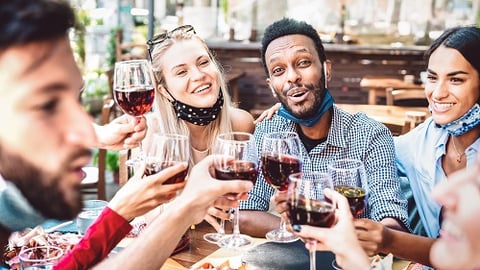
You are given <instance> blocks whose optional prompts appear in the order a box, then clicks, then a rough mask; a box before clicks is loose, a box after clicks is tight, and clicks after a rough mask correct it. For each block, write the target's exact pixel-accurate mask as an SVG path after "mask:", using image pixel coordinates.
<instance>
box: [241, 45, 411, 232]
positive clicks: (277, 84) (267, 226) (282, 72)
mask: <svg viewBox="0 0 480 270" xmlns="http://www.w3.org/2000/svg"><path fill="white" fill-rule="evenodd" d="M265 60H266V64H267V68H268V71H269V75H270V77H269V78H268V79H267V83H268V85H269V86H270V89H272V92H273V94H274V95H275V96H276V97H277V98H278V99H279V100H280V101H281V102H282V103H283V104H284V105H285V106H286V107H288V108H289V109H290V110H291V111H292V112H293V113H294V114H295V115H296V116H297V117H307V116H309V115H311V113H312V111H315V110H316V108H317V107H316V106H317V105H316V104H318V96H322V95H321V94H322V92H323V91H324V83H323V82H324V81H325V80H327V81H329V80H330V78H331V62H330V61H328V60H326V61H325V68H326V70H323V63H322V62H321V60H320V57H319V55H318V53H317V51H316V49H315V46H314V43H313V41H312V40H311V39H310V38H308V37H307V36H303V35H287V36H283V37H280V38H277V39H275V40H273V41H272V42H271V43H270V44H269V45H268V48H267V50H266V53H265ZM324 74H325V75H326V76H325V75H324ZM325 77H326V78H325ZM320 101H321V100H320ZM331 121H332V112H331V111H328V112H326V113H325V114H324V115H323V116H322V117H321V118H320V120H319V121H318V122H317V123H316V124H315V125H313V126H312V127H307V126H302V125H299V128H300V129H301V130H302V132H303V134H305V136H307V137H308V138H310V139H314V140H315V139H322V138H326V137H327V135H328V132H329V130H330V126H331ZM280 213H281V212H280ZM259 221H261V222H259ZM381 223H382V224H384V225H385V226H388V227H391V228H394V229H399V230H405V228H404V227H403V226H402V225H400V223H399V222H398V221H397V220H396V219H393V218H385V219H383V220H382V221H381ZM240 224H241V228H242V232H243V233H246V234H249V235H252V236H255V237H264V236H265V234H266V233H267V232H269V231H271V230H274V229H278V227H279V224H280V218H279V217H277V216H275V215H273V214H270V213H268V212H264V211H247V210H243V211H242V214H241V215H240Z"/></svg>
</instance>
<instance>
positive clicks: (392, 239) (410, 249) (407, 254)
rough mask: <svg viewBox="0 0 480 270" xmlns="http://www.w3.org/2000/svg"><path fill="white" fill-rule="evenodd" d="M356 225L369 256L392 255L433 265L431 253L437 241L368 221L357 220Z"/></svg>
mask: <svg viewBox="0 0 480 270" xmlns="http://www.w3.org/2000/svg"><path fill="white" fill-rule="evenodd" d="M354 224H355V228H356V230H357V237H358V240H359V241H360V243H361V244H362V246H363V248H364V249H365V251H366V252H367V254H368V255H370V256H374V255H376V254H378V253H383V254H388V253H392V254H394V255H395V256H396V257H400V258H403V259H406V260H411V261H414V262H418V263H421V264H423V265H431V263H430V259H429V253H430V248H431V246H432V244H433V243H434V242H435V239H433V238H427V237H423V236H418V235H414V234H409V233H406V232H402V231H398V230H392V229H391V228H387V227H385V226H383V225H382V224H380V223H378V222H375V221H372V220H368V219H358V220H355V221H354ZM372 239H375V240H376V241H372Z"/></svg>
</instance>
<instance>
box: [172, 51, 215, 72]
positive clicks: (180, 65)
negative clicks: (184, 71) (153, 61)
mask: <svg viewBox="0 0 480 270" xmlns="http://www.w3.org/2000/svg"><path fill="white" fill-rule="evenodd" d="M203 57H207V58H208V59H210V58H209V57H208V55H206V54H202V55H200V56H199V57H197V59H195V62H198V60H200V59H201V58H203ZM186 65H187V64H186V63H182V64H178V65H176V66H173V67H172V68H171V69H170V70H174V69H176V68H179V67H183V66H186Z"/></svg>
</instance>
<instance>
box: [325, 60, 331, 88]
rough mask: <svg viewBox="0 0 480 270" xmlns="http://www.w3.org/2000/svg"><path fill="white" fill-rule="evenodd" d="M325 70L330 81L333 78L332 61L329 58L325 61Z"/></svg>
mask: <svg viewBox="0 0 480 270" xmlns="http://www.w3.org/2000/svg"><path fill="white" fill-rule="evenodd" d="M323 72H324V74H325V81H326V82H329V81H330V80H331V79H332V62H331V61H330V60H328V59H327V60H325V62H323Z"/></svg>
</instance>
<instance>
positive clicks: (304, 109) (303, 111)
mask: <svg viewBox="0 0 480 270" xmlns="http://www.w3.org/2000/svg"><path fill="white" fill-rule="evenodd" d="M324 80H325V78H324V76H322V78H321V79H320V81H319V82H318V83H317V84H316V85H315V84H293V85H291V86H290V88H288V89H286V90H282V93H283V94H282V95H277V96H278V100H279V101H280V103H281V104H282V105H283V106H284V107H285V109H286V110H287V111H289V112H290V113H291V114H292V115H293V116H295V117H297V118H300V119H309V118H312V117H314V116H316V115H317V110H318V108H319V107H320V105H321V104H322V101H323V98H324V96H325V92H326V90H325V87H321V85H325V81H324ZM297 87H302V88H305V89H307V91H309V92H311V93H313V103H312V104H311V105H310V106H307V105H305V103H306V102H303V103H302V104H299V106H298V105H297V106H296V107H297V108H296V110H293V108H292V106H290V105H288V100H287V97H286V93H288V91H289V90H290V89H292V88H297Z"/></svg>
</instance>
